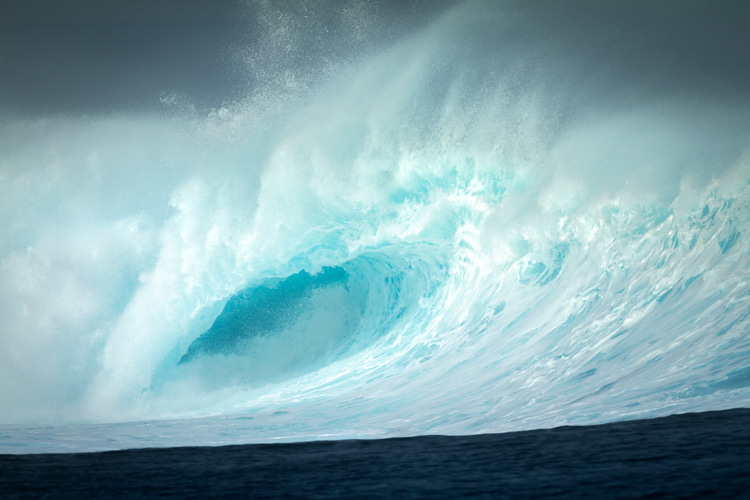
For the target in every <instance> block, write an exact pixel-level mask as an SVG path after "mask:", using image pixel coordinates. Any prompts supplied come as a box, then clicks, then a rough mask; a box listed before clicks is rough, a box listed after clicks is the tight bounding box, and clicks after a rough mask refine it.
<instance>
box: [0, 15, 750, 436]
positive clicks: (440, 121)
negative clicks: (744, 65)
mask: <svg viewBox="0 0 750 500" xmlns="http://www.w3.org/2000/svg"><path fill="white" fill-rule="evenodd" d="M263 5H264V6H265V7H263V6H261V7H256V9H257V10H256V11H253V12H255V14H257V15H258V19H260V21H258V23H259V26H260V28H258V33H260V35H258V36H259V40H261V41H262V43H260V42H258V43H255V45H253V46H252V47H254V48H251V49H248V48H245V47H243V48H242V50H238V55H237V61H240V62H236V64H240V63H241V62H242V61H244V62H243V64H246V65H247V67H248V71H249V72H250V73H251V74H252V75H253V82H254V83H253V84H252V85H249V89H248V91H247V94H246V97H244V98H243V99H239V100H238V101H237V102H233V103H228V104H226V105H225V106H224V107H222V108H220V109H215V110H213V111H211V112H210V113H208V114H201V113H198V112H196V111H195V110H194V109H192V108H191V107H190V106H183V105H180V104H179V103H178V101H179V99H177V98H176V97H174V96H172V97H169V96H168V97H165V98H164V102H165V104H167V105H174V106H176V107H174V108H173V111H171V112H169V113H164V114H162V115H144V114H139V115H127V114H120V115H107V116H89V117H66V116H58V117H49V118H44V119H38V118H34V119H32V118H24V117H13V118H6V119H5V120H4V122H3V123H2V133H0V138H2V148H0V150H2V151H3V153H2V154H1V155H0V161H1V162H2V165H3V167H2V170H1V171H0V174H2V177H0V185H1V186H2V192H3V193H4V201H3V202H2V206H3V210H2V213H3V218H2V221H1V224H2V232H3V235H4V238H3V240H4V242H3V243H2V244H0V250H1V251H2V265H1V267H0V273H1V276H2V279H0V283H2V285H0V293H1V294H2V298H3V300H2V301H0V303H2V305H1V306H0V308H1V309H0V310H2V317H3V318H4V320H5V321H4V322H3V323H4V325H3V329H2V331H3V333H2V348H1V350H0V353H1V354H0V355H1V356H2V363H1V366H0V374H2V377H0V380H1V381H0V400H2V401H3V404H2V405H0V407H1V408H2V409H1V410H0V418H1V419H2V421H3V422H4V423H13V424H18V425H30V424H33V423H39V422H55V423H61V422H67V423H75V422H112V423H118V422H120V423H121V422H129V421H138V420H144V419H189V418H194V417H201V418H208V419H209V420H211V419H213V420H214V421H216V419H223V418H228V416H236V415H241V416H244V417H248V418H249V417H251V416H252V417H253V419H254V420H253V422H254V423H253V425H252V426H251V427H247V428H243V430H238V429H234V430H232V431H230V434H231V437H229V438H228V439H230V441H231V440H234V441H236V442H246V441H261V440H267V439H273V438H278V437H280V436H286V437H290V436H291V437H293V438H294V439H309V438H313V437H321V436H333V435H336V436H338V435H342V436H344V435H345V436H348V437H352V436H359V437H363V436H371V435H379V436H380V435H397V434H398V435H404V434H407V435H419V434H427V433H443V434H466V433H480V432H497V431H501V430H510V429H528V428H537V427H545V426H551V425H558V424H563V423H593V422H602V421H611V420H621V419H627V418H633V417H636V416H646V415H648V416H655V415H663V414H670V413H677V412H684V411H697V410H710V409H720V408H727V407H736V406H747V405H748V402H749V401H750V399H749V398H750V365H749V364H748V360H750V338H749V337H748V331H750V329H749V328H750V326H749V325H750V256H749V255H748V253H749V252H750V238H748V235H750V232H748V230H749V229H750V155H749V154H748V151H750V149H748V148H749V147H750V123H749V122H748V118H747V117H749V116H750V113H749V112H748V111H749V110H748V103H750V100H748V99H747V91H746V90H742V89H743V88H744V83H742V84H741V85H740V84H738V85H737V86H736V87H734V86H733V82H734V80H732V78H733V77H734V76H736V75H733V74H732V73H731V71H730V70H726V71H725V72H724V73H721V71H719V70H721V68H719V69H717V70H716V72H714V73H713V75H714V76H716V77H717V78H723V79H724V80H722V81H723V84H722V85H718V84H717V83H716V82H714V81H710V78H709V80H706V78H707V77H706V74H705V73H704V72H703V67H702V66H700V63H701V62H702V60H700V61H697V60H690V57H692V56H691V55H690V54H691V53H692V52H691V51H690V50H689V47H688V48H681V47H671V48H669V49H668V50H667V49H665V52H663V53H660V52H659V51H655V52H653V53H649V52H643V50H644V48H649V47H651V48H652V47H655V46H656V45H657V44H658V43H660V42H661V41H663V40H664V38H670V37H674V36H675V33H663V32H660V31H658V30H652V29H651V28H649V26H650V24H649V22H653V21H654V19H656V20H658V19H660V17H659V16H664V15H668V16H673V15H675V14H674V13H667V14H665V13H664V12H663V11H662V10H660V9H657V8H647V7H644V6H640V7H639V8H640V9H641V10H640V11H638V12H637V14H638V15H639V16H642V17H643V18H644V19H645V20H646V21H648V22H645V24H644V25H645V26H646V27H645V28H642V27H638V28H634V27H633V26H632V25H631V24H628V23H625V22H622V21H620V20H617V19H616V20H612V18H611V14H612V11H611V10H608V9H614V11H615V13H616V12H617V9H621V8H624V7H620V6H619V5H618V4H612V5H611V6H608V7H607V6H589V7H590V10H589V11H587V13H586V15H585V16H584V15H581V16H578V17H577V15H576V13H578V14H580V11H578V10H576V9H571V10H570V11H566V12H560V10H559V9H557V8H556V9H551V10H550V9H546V10H544V11H542V13H539V12H538V11H537V10H535V9H534V8H532V7H531V4H518V3H496V2H468V3H462V4H459V5H455V6H452V7H451V8H449V9H447V10H445V11H444V12H443V13H442V14H440V15H439V16H436V17H435V18H434V19H431V20H430V21H429V22H428V23H427V24H426V25H424V26H423V25H418V26H407V27H405V28H404V29H403V30H402V31H401V32H398V33H395V34H394V33H392V32H390V31H388V30H386V29H385V28H384V27H383V26H387V23H381V24H378V22H379V21H378V20H379V19H380V20H381V21H382V19H381V18H379V17H378V16H379V15H382V13H381V14H379V13H378V11H377V9H375V8H374V7H372V8H370V9H371V10H368V7H365V6H363V5H360V4H358V3H356V2H352V3H347V4H346V8H340V9H339V8H331V9H329V10H325V9H321V11H325V12H329V13H330V12H333V13H334V14H335V15H336V16H338V17H336V19H337V20H338V21H336V22H337V23H339V24H335V23H334V24H335V26H339V27H340V26H348V27H349V28H350V29H339V30H338V31H336V30H333V29H332V30H331V31H332V33H331V34H330V35H328V38H325V39H324V40H323V41H321V40H320V39H318V38H316V39H315V40H316V41H315V43H314V44H313V43H306V41H308V40H309V39H310V37H312V36H313V34H314V33H315V29H317V28H315V27H316V26H317V27H320V26H321V24H320V23H323V22H327V21H325V19H327V18H326V17H325V16H324V15H323V14H320V16H321V19H318V21H316V22H317V23H318V24H316V23H310V24H305V21H304V19H305V18H304V12H303V11H302V9H301V7H300V8H299V9H297V8H293V7H288V6H283V7H280V6H275V7H273V6H269V5H268V4H263ZM336 5H338V4H336ZM534 5H536V4H534ZM639 5H640V4H639ZM372 9H375V10H372ZM688 10H689V9H688ZM258 13H259V14H258ZM587 16H588V17H587ZM597 16H598V17H597ZM591 17H593V18H594V19H595V20H597V21H599V22H597V23H591V22H589V21H591V20H592V19H591ZM385 18H387V16H385ZM329 21H330V20H329ZM330 22H333V21H330ZM691 22H692V21H691ZM264 23H265V24H264ZM607 23H609V24H607ZM638 26H640V25H638ZM685 26H686V27H684V31H689V29H688V28H690V26H692V25H691V24H690V22H686V23H685ZM295 28H299V29H295ZM355 28H356V29H355ZM674 29H677V28H674ZM680 29H683V28H680ZM629 30H636V31H635V32H631V31H629ZM334 31H335V33H334ZM680 34H683V35H685V33H683V32H682V31H679V30H678V31H677V35H680ZM636 35H637V36H638V37H640V38H630V40H631V42H632V43H624V42H622V41H621V38H618V37H627V36H636ZM319 36H322V35H319ZM685 36H687V35H685ZM712 36H713V35H712V34H711V33H708V34H704V37H705V38H706V40H705V41H704V43H705V44H706V45H705V46H704V47H708V49H706V50H707V51H709V52H710V50H709V49H711V47H712V45H711V42H712V40H714V39H713V38H711V37H712ZM368 37H369V38H368ZM626 39H627V38H626ZM677 39H678V40H680V37H679V36H677ZM352 41H356V42H357V43H354V42H352ZM349 42H351V43H349ZM738 50H739V49H738ZM649 54H651V55H649ZM699 55H700V54H699ZM303 56H305V57H303ZM695 57H699V56H697V55H696V56H695ZM686 59H687V60H686ZM665 62H671V63H672V64H671V65H669V64H664V63H665ZM691 68H692V69H691ZM709 76H710V75H709ZM743 92H744V94H743ZM176 102H177V104H175V103H176ZM209 415H212V417H208V416H209ZM187 421H188V420H185V422H187ZM133 432H137V431H133ZM204 437H205V436H204ZM184 439H185V440H186V442H202V441H201V440H202V439H203V438H201V433H200V432H199V431H198V432H195V433H193V431H186V435H185V437H184ZM206 439H208V438H206ZM204 440H205V439H204ZM151 443H152V444H153V442H151Z"/></svg>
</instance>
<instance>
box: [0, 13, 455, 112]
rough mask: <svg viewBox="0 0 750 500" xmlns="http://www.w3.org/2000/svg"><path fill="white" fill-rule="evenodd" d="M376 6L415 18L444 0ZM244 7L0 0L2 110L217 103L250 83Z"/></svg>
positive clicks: (249, 25) (144, 107) (97, 109)
mask: <svg viewBox="0 0 750 500" xmlns="http://www.w3.org/2000/svg"><path fill="white" fill-rule="evenodd" d="M256 3H257V2H256ZM332 3H333V4H334V5H336V2H335V1H334V2H332ZM338 3H339V4H341V3H343V2H338ZM380 3H382V4H384V5H386V9H385V10H386V11H389V10H390V11H393V13H394V15H398V13H399V11H401V13H402V14H403V11H408V10H411V11H412V15H413V14H414V13H418V12H420V11H425V10H426V11H437V10H439V9H440V8H441V6H444V5H446V4H448V3H451V0H439V1H434V0H433V1H428V0H412V1H409V2H403V1H402V2H397V1H395V0H393V1H391V0H386V1H384V2H383V1H381V2H380ZM278 4H279V5H282V6H283V5H284V2H278ZM426 6H428V8H425V7H426ZM251 10H252V2H246V3H245V4H244V6H243V3H242V2H238V1H236V0H68V1H65V0H2V1H0V112H4V113H11V114H13V115H18V114H21V115H40V114H41V115H44V114H48V113H65V114H69V113H73V114H88V113H99V112H112V111H128V110H130V111H143V110H153V109H159V107H160V106H161V104H160V101H159V97H160V96H161V95H162V94H163V93H165V92H166V93H172V92H174V93H177V94H179V95H183V96H187V97H189V99H190V101H191V102H192V103H193V104H195V105H196V107H198V108H211V107H218V106H220V105H221V104H222V102H224V101H227V100H232V99H233V98H235V97H237V95H239V94H241V92H242V91H243V89H245V88H246V86H247V81H246V78H247V75H246V73H243V72H242V71H241V70H237V69H235V68H233V66H232V60H231V51H232V50H233V49H232V47H233V44H234V46H236V45H237V43H248V40H252V34H251V33H249V32H252V30H253V26H252V22H251V20H250V19H251V17H252V16H247V15H245V16H243V15H241V14H242V13H243V12H244V13H247V12H248V11H251ZM381 10H382V9H381Z"/></svg>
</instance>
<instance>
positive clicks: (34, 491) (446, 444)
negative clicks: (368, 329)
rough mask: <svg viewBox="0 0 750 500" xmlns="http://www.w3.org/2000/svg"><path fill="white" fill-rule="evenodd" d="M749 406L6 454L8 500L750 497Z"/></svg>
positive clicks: (1, 463) (2, 470) (2, 479)
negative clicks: (507, 427)
mask: <svg viewBox="0 0 750 500" xmlns="http://www.w3.org/2000/svg"><path fill="white" fill-rule="evenodd" d="M748 457H750V410H727V411H723V412H705V413H694V414H685V415H674V416H670V417H663V418H658V419H652V420H640V421H631V422H618V423H614V424H604V425H598V426H582V427H560V428H556V429H547V430H534V431H524V432H512V433H507V434H483V435H475V436H420V437H411V438H391V439H382V440H342V441H328V442H322V441H319V442H311V443H293V444H260V445H241V446H238V445H235V446H222V447H204V448H197V447H192V448H163V449H143V450H122V451H110V452H102V453H72V454H52V455H42V454H32V455H20V456H19V455H0V495H2V497H3V498H7V499H14V498H45V497H46V498H92V497H95V498H157V497H158V498H239V497H242V498H342V499H344V498H345V499H351V498H493V499H494V498H680V499H688V498H696V499H704V498H750V460H748Z"/></svg>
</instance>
